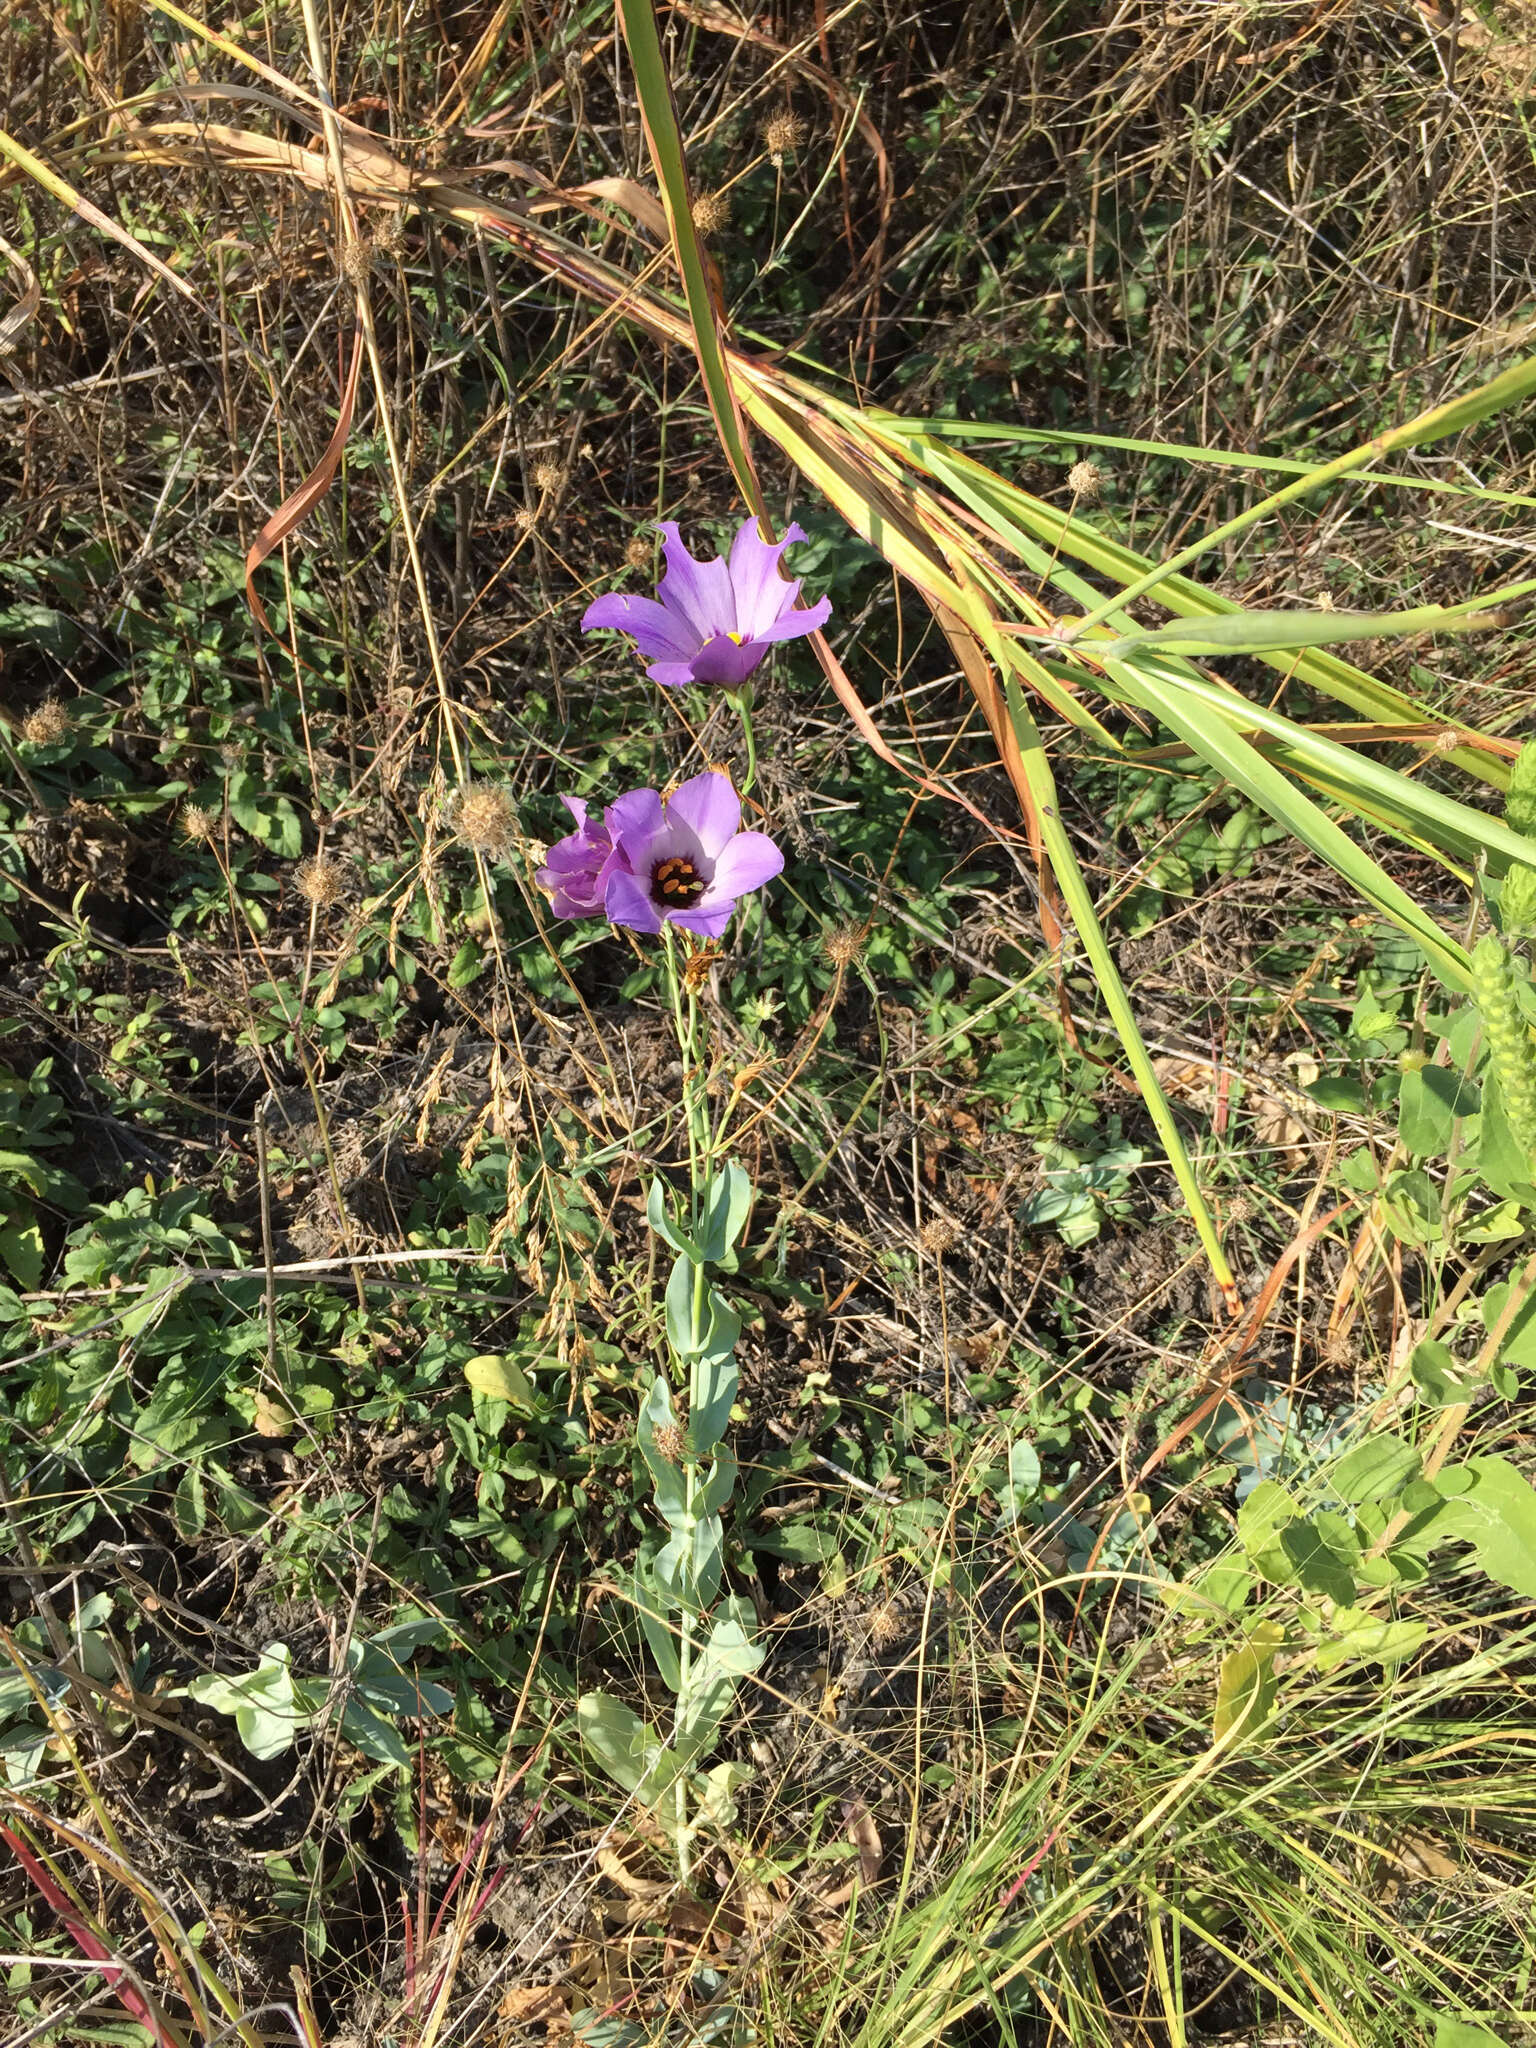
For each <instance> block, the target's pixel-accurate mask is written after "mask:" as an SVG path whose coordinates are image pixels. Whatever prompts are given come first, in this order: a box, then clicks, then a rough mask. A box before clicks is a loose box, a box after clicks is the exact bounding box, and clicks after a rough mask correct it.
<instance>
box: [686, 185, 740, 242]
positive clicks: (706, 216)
mask: <svg viewBox="0 0 1536 2048" xmlns="http://www.w3.org/2000/svg"><path fill="white" fill-rule="evenodd" d="M730 217H731V202H730V200H729V199H728V198H727V197H726V195H725V193H723V192H701V193H700V194H699V196H698V198H697V199H695V201H694V202H693V224H694V226H695V227H696V228H697V229H698V231H699V233H700V234H701V235H717V234H719V232H720V230H721V229H722V228H723V227H724V226H725V225H726V223H727V222H728V221H729V220H730Z"/></svg>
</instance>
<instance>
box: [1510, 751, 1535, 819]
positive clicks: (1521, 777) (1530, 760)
mask: <svg viewBox="0 0 1536 2048" xmlns="http://www.w3.org/2000/svg"><path fill="white" fill-rule="evenodd" d="M1504 818H1505V822H1506V823H1507V824H1508V825H1509V827H1510V828H1511V830H1512V831H1515V832H1523V833H1524V834H1525V836H1526V838H1527V839H1536V740H1527V741H1526V743H1525V745H1524V746H1523V747H1522V748H1521V749H1520V752H1519V754H1518V755H1517V756H1516V758H1515V765H1514V767H1513V769H1512V770H1511V771H1510V778H1509V794H1508V796H1507V797H1505V799H1504Z"/></svg>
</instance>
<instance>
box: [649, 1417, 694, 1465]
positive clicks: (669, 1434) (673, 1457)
mask: <svg viewBox="0 0 1536 2048" xmlns="http://www.w3.org/2000/svg"><path fill="white" fill-rule="evenodd" d="M652 1441H653V1442H654V1443H655V1445H656V1448H657V1450H658V1451H659V1452H660V1453H661V1455H662V1457H664V1458H665V1459H666V1461H667V1463H668V1464H669V1465H686V1464H687V1463H688V1438H687V1436H686V1435H685V1434H684V1433H683V1431H682V1430H680V1429H679V1428H678V1426H677V1424H676V1423H675V1422H664V1423H663V1424H662V1425H661V1427H660V1429H658V1430H656V1431H654V1432H653V1436H652Z"/></svg>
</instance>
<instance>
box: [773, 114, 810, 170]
mask: <svg viewBox="0 0 1536 2048" xmlns="http://www.w3.org/2000/svg"><path fill="white" fill-rule="evenodd" d="M804 140H805V123H804V122H803V121H802V120H801V119H800V116H799V115H798V114H792V113H791V112H790V111H789V109H788V107H784V108H781V109H780V111H779V112H778V113H777V114H770V115H769V117H768V119H767V120H766V121H765V122H764V123H763V147H764V149H766V150H767V152H768V154H769V156H770V157H771V158H772V159H773V165H774V169H775V170H778V169H780V168H781V167H782V165H783V162H784V159H785V157H787V156H791V155H792V154H793V153H794V152H795V150H797V149H798V148H799V147H800V145H801V143H802V142H804Z"/></svg>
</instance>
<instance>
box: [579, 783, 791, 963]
mask: <svg viewBox="0 0 1536 2048" xmlns="http://www.w3.org/2000/svg"><path fill="white" fill-rule="evenodd" d="M607 825H608V830H609V832H610V833H611V834H612V835H613V848H614V853H615V856H616V861H615V865H614V867H613V869H612V871H611V872H610V874H609V876H608V883H607V888H606V892H605V894H604V899H603V907H604V909H605V910H606V911H607V913H608V916H609V919H610V920H611V922H612V923H614V924H624V925H628V926H629V927H630V929H631V930H632V931H637V932H659V931H660V930H661V928H662V926H663V925H664V924H680V925H682V926H683V928H684V930H686V931H690V932H697V933H698V934H699V936H700V937H701V938H705V939H717V938H719V936H720V934H721V933H722V932H723V931H724V930H725V928H726V926H727V925H728V924H729V923H730V919H731V912H732V911H733V910H734V909H735V908H736V899H737V897H738V896H745V895H746V894H747V892H748V891H749V890H752V889H760V888H761V887H762V886H763V884H764V882H771V881H772V879H773V877H774V876H775V875H776V874H778V872H779V870H780V869H781V868H782V867H783V865H784V856H783V854H782V853H780V851H779V849H778V848H777V847H776V846H775V845H774V843H773V841H772V840H771V839H770V838H769V837H768V835H767V833H766V832H743V831H742V829H741V799H740V797H738V796H737V794H736V792H735V790H734V789H732V787H731V783H730V778H729V776H726V775H721V774H719V773H717V772H716V771H715V770H713V769H711V770H709V771H708V772H707V773H706V774H703V775H695V776H694V777H693V779H692V780H691V781H690V782H685V783H683V784H681V786H680V787H679V788H677V789H675V790H674V791H673V793H672V795H671V796H670V797H668V798H667V800H666V802H665V803H663V801H662V799H661V798H660V796H658V795H657V793H656V791H655V790H654V789H635V790H631V791H630V793H629V795H628V796H621V797H620V798H619V799H618V801H617V802H616V803H611V804H610V805H609V806H608V812H607Z"/></svg>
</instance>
